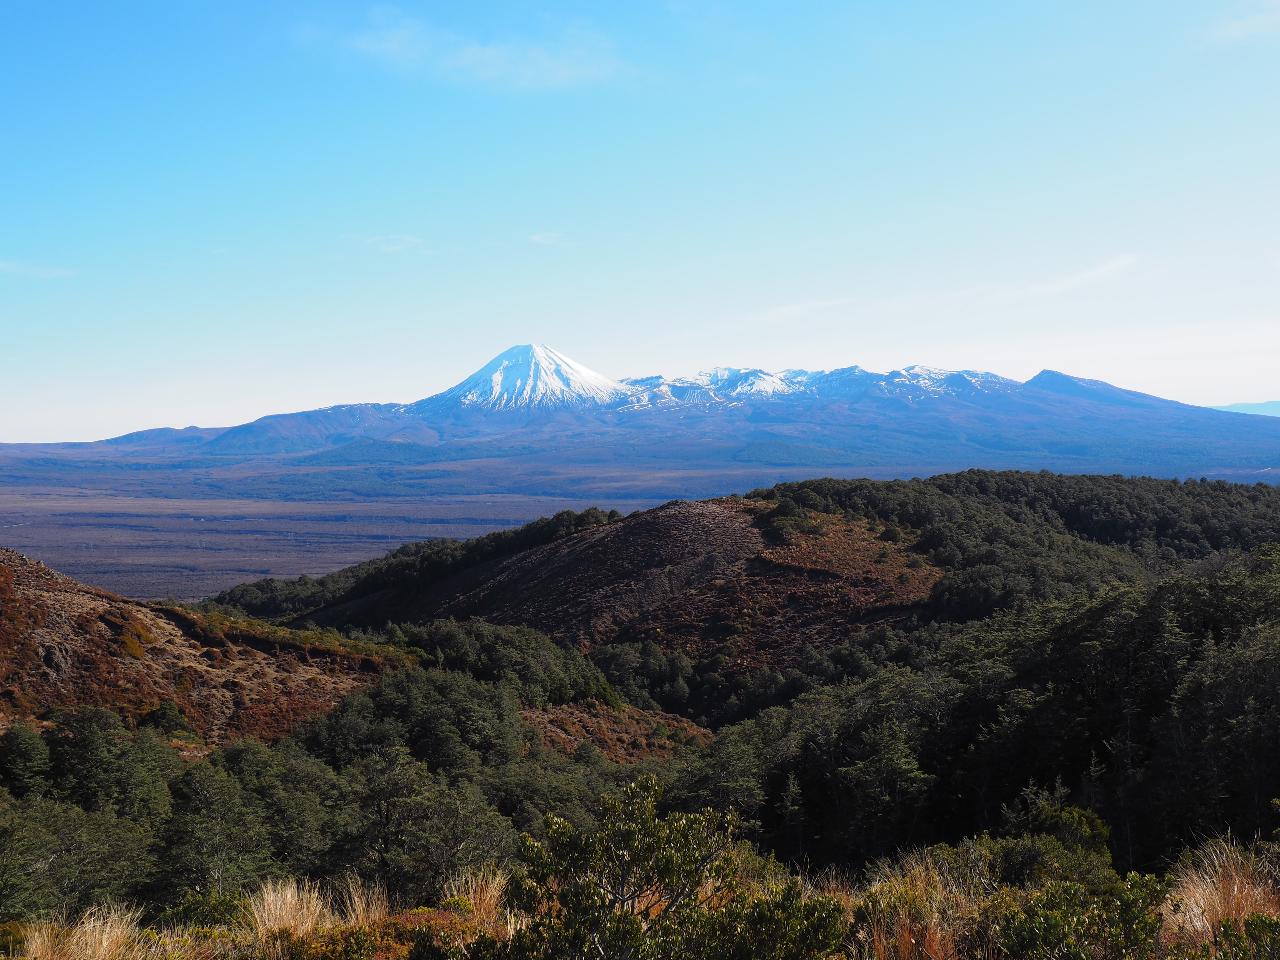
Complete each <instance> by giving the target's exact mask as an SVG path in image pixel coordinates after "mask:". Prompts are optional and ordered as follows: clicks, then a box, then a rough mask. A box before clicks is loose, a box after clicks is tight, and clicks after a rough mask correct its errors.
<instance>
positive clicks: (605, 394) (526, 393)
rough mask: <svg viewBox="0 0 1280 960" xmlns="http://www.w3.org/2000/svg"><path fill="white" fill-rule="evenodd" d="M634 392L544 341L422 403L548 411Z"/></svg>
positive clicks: (612, 400)
mask: <svg viewBox="0 0 1280 960" xmlns="http://www.w3.org/2000/svg"><path fill="white" fill-rule="evenodd" d="M632 392H633V389H632V388H628V387H627V386H625V385H623V384H621V383H619V382H618V381H617V380H610V379H609V378H608V377H606V376H604V375H603V374H599V373H596V372H595V371H594V370H591V369H590V368H588V367H584V366H583V365H582V364H580V363H578V362H577V361H576V360H572V359H570V358H569V357H566V356H565V355H564V354H563V353H560V352H559V351H558V350H553V349H551V348H550V347H548V346H546V345H544V344H541V343H525V344H520V345H519V346H515V347H512V348H511V349H509V350H505V351H503V352H502V353H500V354H498V355H497V356H496V357H494V358H493V359H492V360H490V361H489V362H488V363H486V364H485V365H484V366H483V367H481V368H480V369H479V370H477V371H476V372H475V373H473V374H472V375H471V376H469V377H467V379H465V380H463V381H462V382H461V383H460V384H458V385H457V386H456V387H452V388H450V389H448V390H446V391H444V393H439V394H436V395H435V396H434V397H430V398H428V399H427V400H423V401H421V403H422V404H431V405H433V406H434V405H438V404H442V403H456V404H460V405H462V406H464V407H473V408H480V409H484V410H547V409H554V408H560V407H592V406H601V405H606V404H618V403H621V402H622V401H623V400H625V399H626V398H627V397H628V396H629V395H630V394H631V393H632Z"/></svg>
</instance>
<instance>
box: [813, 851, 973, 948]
mask: <svg viewBox="0 0 1280 960" xmlns="http://www.w3.org/2000/svg"><path fill="white" fill-rule="evenodd" d="M995 887H996V885H995V883H994V881H993V880H992V878H991V877H990V876H989V875H988V872H987V870H986V869H985V868H984V867H983V866H982V865H981V864H980V863H979V862H978V861H977V860H976V859H974V860H973V861H972V862H966V861H965V860H964V859H959V860H957V861H950V860H941V859H939V858H938V857H936V856H935V855H933V854H932V853H930V852H929V851H927V850H922V851H912V852H909V853H905V854H903V855H902V856H900V857H898V858H897V859H894V860H891V861H886V862H884V863H882V864H880V866H879V867H878V868H877V869H876V870H875V871H874V872H873V874H872V875H871V877H870V878H869V881H868V883H867V884H866V885H865V886H855V885H853V884H851V883H850V882H849V881H847V880H845V879H842V878H840V877H838V876H834V875H828V876H826V877H824V878H821V879H820V880H819V881H818V890H819V892H820V893H822V894H823V895H824V896H827V897H829V898H831V899H832V900H835V901H836V902H837V903H838V904H840V906H841V907H842V908H843V909H844V911H845V914H846V916H847V917H848V918H849V920H850V921H853V922H854V926H855V928H856V930H857V933H856V934H855V935H854V937H855V940H856V942H850V943H849V944H848V945H847V946H848V948H849V951H850V955H851V956H858V957H866V958H870V960H960V958H964V960H980V958H983V957H987V956H992V955H994V951H995V945H994V942H988V941H989V940H991V938H990V937H989V936H987V931H986V930H985V927H984V924H983V923H982V918H983V916H984V914H986V913H987V912H988V909H989V907H990V904H991V897H992V895H993V893H994V890H995Z"/></svg>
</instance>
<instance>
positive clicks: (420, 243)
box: [358, 233, 426, 253]
mask: <svg viewBox="0 0 1280 960" xmlns="http://www.w3.org/2000/svg"><path fill="white" fill-rule="evenodd" d="M358 239H359V240H360V242H361V243H363V244H364V245H365V246H369V247H373V248H374V249H375V250H380V251H381V252H383V253H410V252H413V251H421V252H425V249H424V248H425V246H426V241H425V240H423V239H422V238H421V237H419V236H415V235H414V234H412V233H377V234H372V235H370V236H366V237H359V238H358Z"/></svg>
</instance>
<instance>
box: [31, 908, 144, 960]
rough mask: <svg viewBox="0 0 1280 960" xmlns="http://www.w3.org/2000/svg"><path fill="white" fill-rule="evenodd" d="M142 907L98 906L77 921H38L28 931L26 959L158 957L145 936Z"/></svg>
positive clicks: (74, 959) (85, 959)
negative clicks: (70, 922) (72, 922)
mask: <svg viewBox="0 0 1280 960" xmlns="http://www.w3.org/2000/svg"><path fill="white" fill-rule="evenodd" d="M141 915H142V914H141V911H138V910H125V909H122V908H116V907H94V908H93V909H90V910H88V911H86V912H85V913H84V915H83V916H81V917H80V919H79V920H77V921H76V922H75V923H74V924H70V925H68V924H65V923H38V924H33V925H32V926H30V927H29V928H28V929H27V931H26V943H25V944H24V948H23V952H22V957H23V958H25V960H153V958H154V960H158V958H159V954H158V952H157V950H156V949H155V947H154V946H153V945H151V944H149V943H146V942H144V941H143V940H142V936H141V929H140V927H139V926H138V921H139V920H140V919H141Z"/></svg>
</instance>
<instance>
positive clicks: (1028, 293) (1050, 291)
mask: <svg viewBox="0 0 1280 960" xmlns="http://www.w3.org/2000/svg"><path fill="white" fill-rule="evenodd" d="M1137 265H1138V258H1137V257H1135V256H1134V255H1133V254H1131V253H1125V254H1121V255H1120V256H1117V257H1112V258H1111V259H1110V260H1104V261H1103V262H1102V263H1098V264H1094V265H1093V266H1091V267H1088V268H1086V269H1084V270H1078V271H1076V272H1074V273H1069V274H1067V275H1065V276H1061V277H1055V278H1053V279H1050V280H1043V281H1040V282H1038V283H1031V284H1027V285H1025V286H1021V287H1008V288H1004V289H998V290H995V291H993V292H992V298H993V299H994V300H997V301H1000V302H1008V301H1012V300H1043V299H1050V298H1053V297H1060V296H1064V295H1065V294H1068V293H1075V292H1076V291H1077V290H1084V289H1086V288H1088V287H1096V286H1097V285H1098V284H1100V283H1106V282H1107V281H1108V280H1112V279H1114V278H1116V277H1120V276H1123V275H1124V274H1127V273H1130V272H1132V271H1133V269H1134V268H1135V267H1136V266H1137Z"/></svg>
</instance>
